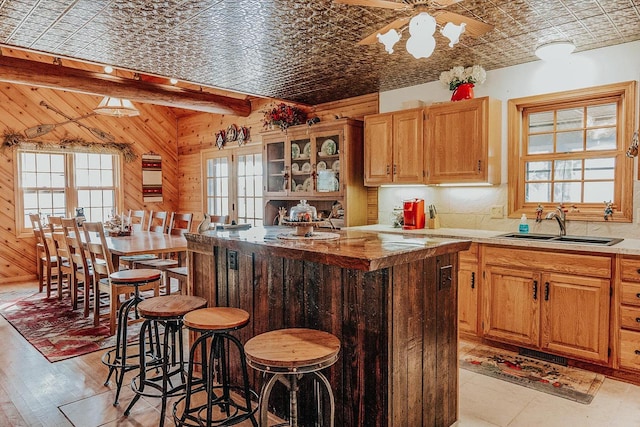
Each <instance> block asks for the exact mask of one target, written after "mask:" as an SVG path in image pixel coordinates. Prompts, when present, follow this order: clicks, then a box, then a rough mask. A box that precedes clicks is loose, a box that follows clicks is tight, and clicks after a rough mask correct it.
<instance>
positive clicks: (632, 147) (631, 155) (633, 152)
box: [627, 130, 638, 159]
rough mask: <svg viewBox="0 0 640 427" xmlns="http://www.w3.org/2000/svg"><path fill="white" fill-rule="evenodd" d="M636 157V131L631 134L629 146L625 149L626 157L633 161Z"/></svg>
mask: <svg viewBox="0 0 640 427" xmlns="http://www.w3.org/2000/svg"><path fill="white" fill-rule="evenodd" d="M637 155H638V131H637V130H636V131H635V132H634V133H633V137H632V138H631V145H629V148H628V149H627V157H629V158H631V159H633V158H634V157H636V156H637Z"/></svg>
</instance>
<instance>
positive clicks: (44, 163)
mask: <svg viewBox="0 0 640 427" xmlns="http://www.w3.org/2000/svg"><path fill="white" fill-rule="evenodd" d="M36 169H37V170H38V171H39V172H51V164H50V159H49V156H38V157H37V159H36Z"/></svg>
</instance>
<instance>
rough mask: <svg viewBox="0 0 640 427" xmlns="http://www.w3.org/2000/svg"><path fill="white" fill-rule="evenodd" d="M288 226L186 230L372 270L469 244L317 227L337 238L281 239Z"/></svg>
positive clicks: (208, 239) (232, 244) (225, 242)
mask: <svg viewBox="0 0 640 427" xmlns="http://www.w3.org/2000/svg"><path fill="white" fill-rule="evenodd" d="M291 230H292V229H291V227H264V228H263V227H255V228H251V229H249V230H230V231H228V230H211V231H207V232H205V233H202V234H187V235H186V238H187V240H188V241H189V242H193V243H196V244H197V243H201V244H210V243H215V244H216V245H220V246H223V247H225V248H227V249H232V250H239V251H242V250H250V251H253V252H258V253H264V254H273V255H274V256H281V257H284V258H289V259H298V260H306V261H312V262H317V263H321V264H329V265H336V266H339V267H344V268H350V269H355V270H362V271H375V270H379V269H382V268H387V267H391V266H393V265H399V264H405V263H408V262H412V261H416V260H419V259H424V258H429V257H434V256H438V255H443V254H447V253H452V252H459V251H463V250H466V249H468V248H469V246H470V244H471V241H470V240H465V239H453V238H443V237H431V236H419V235H416V234H410V233H387V232H380V231H366V230H328V231H325V230H321V231H320V232H321V233H332V234H335V235H337V236H339V237H338V238H334V239H331V240H314V239H309V238H301V239H299V240H289V239H286V240H285V239H281V238H279V237H278V235H281V234H286V233H289V232H291Z"/></svg>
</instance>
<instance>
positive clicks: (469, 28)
mask: <svg viewBox="0 0 640 427" xmlns="http://www.w3.org/2000/svg"><path fill="white" fill-rule="evenodd" d="M433 16H434V18H436V22H437V23H438V25H441V26H444V25H445V24H446V23H447V22H452V23H454V24H456V25H460V24H462V23H463V22H464V23H465V24H466V26H465V28H464V33H465V34H469V35H471V36H474V37H480V36H482V35H484V34H486V33H488V32H489V31H491V30H493V25H491V24H485V23H484V22H482V21H478V20H477V19H473V18H469V17H468V16H464V15H460V14H458V13H453V12H447V11H446V10H439V11H437V12H435V13H434V14H433Z"/></svg>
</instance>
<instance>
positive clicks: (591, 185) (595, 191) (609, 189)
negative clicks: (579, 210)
mask: <svg viewBox="0 0 640 427" xmlns="http://www.w3.org/2000/svg"><path fill="white" fill-rule="evenodd" d="M609 200H613V181H608V182H585V184H584V202H585V203H603V202H604V201H609Z"/></svg>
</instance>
